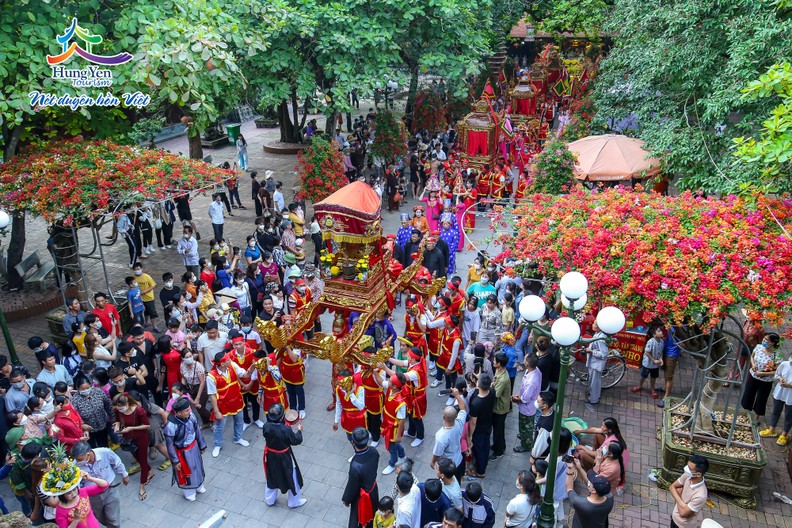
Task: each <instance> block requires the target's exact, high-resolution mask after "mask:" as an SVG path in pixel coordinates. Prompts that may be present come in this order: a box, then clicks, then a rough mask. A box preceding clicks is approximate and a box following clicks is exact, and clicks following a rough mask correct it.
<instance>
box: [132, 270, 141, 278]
mask: <svg viewBox="0 0 792 528" xmlns="http://www.w3.org/2000/svg"><path fill="white" fill-rule="evenodd" d="M132 273H134V274H135V275H137V276H138V277H140V276H141V275H143V270H135V271H133V272H132Z"/></svg>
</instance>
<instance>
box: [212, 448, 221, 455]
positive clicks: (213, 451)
mask: <svg viewBox="0 0 792 528" xmlns="http://www.w3.org/2000/svg"><path fill="white" fill-rule="evenodd" d="M212 456H213V457H215V458H217V457H219V456H220V446H214V449H212Z"/></svg>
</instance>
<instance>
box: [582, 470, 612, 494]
mask: <svg viewBox="0 0 792 528" xmlns="http://www.w3.org/2000/svg"><path fill="white" fill-rule="evenodd" d="M586 476H587V477H588V479H589V482H591V487H592V488H594V491H596V492H597V495H599V496H600V497H604V496H605V495H607V494H608V493H610V491H611V485H610V482H608V479H606V478H605V477H601V476H599V475H597V474H596V473H595V472H594V470H593V469H589V471H588V473H586Z"/></svg>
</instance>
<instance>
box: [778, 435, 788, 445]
mask: <svg viewBox="0 0 792 528" xmlns="http://www.w3.org/2000/svg"><path fill="white" fill-rule="evenodd" d="M776 444H778V445H780V446H785V445H787V435H785V434H782V435H781V436H779V437H778V440H776Z"/></svg>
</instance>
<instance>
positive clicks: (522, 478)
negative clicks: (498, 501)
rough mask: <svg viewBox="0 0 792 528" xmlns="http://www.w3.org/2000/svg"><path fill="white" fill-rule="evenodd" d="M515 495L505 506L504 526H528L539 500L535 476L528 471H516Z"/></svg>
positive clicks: (522, 527)
mask: <svg viewBox="0 0 792 528" xmlns="http://www.w3.org/2000/svg"><path fill="white" fill-rule="evenodd" d="M515 486H516V487H517V495H516V496H515V497H514V498H513V499H512V500H510V501H509V504H508V505H507V506H506V528H530V527H531V526H533V522H534V520H535V519H536V513H537V511H536V510H537V508H539V503H540V501H541V495H540V492H539V486H538V485H537V484H536V477H535V476H534V474H533V473H531V472H530V471H520V472H519V473H517V482H515Z"/></svg>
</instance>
